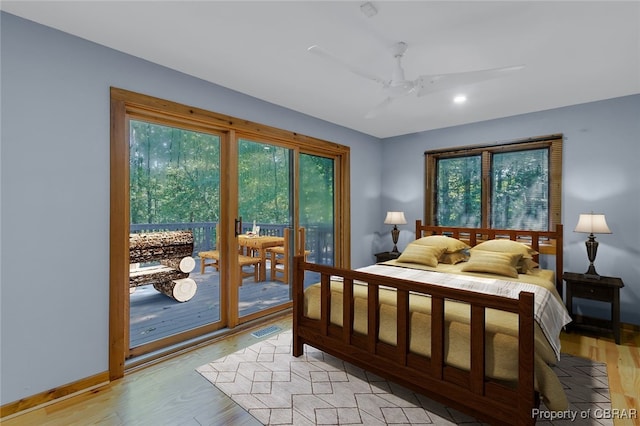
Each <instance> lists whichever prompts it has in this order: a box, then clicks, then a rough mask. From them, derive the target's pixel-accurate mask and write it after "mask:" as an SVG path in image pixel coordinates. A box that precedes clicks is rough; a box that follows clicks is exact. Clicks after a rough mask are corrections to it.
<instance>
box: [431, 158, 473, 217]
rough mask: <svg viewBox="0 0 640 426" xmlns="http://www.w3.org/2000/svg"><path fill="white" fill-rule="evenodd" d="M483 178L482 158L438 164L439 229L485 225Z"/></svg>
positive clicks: (437, 212) (453, 160)
mask: <svg viewBox="0 0 640 426" xmlns="http://www.w3.org/2000/svg"><path fill="white" fill-rule="evenodd" d="M481 176H482V175H481V157H480V156H479V155H475V156H469V157H456V158H442V159H439V160H438V162H437V176H436V186H437V191H436V219H437V225H440V226H464V227H479V226H480V225H481V223H482V215H481V208H482V204H481V201H482V198H481V197H482V186H481V183H482V182H481Z"/></svg>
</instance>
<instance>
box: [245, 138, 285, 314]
mask: <svg viewBox="0 0 640 426" xmlns="http://www.w3.org/2000/svg"><path fill="white" fill-rule="evenodd" d="M293 159H294V151H293V150H292V149H290V148H287V147H284V146H279V145H277V144H275V143H269V142H263V141H255V140H251V139H249V138H239V139H238V217H239V218H242V227H241V234H242V235H240V236H239V241H238V243H239V246H240V247H239V249H240V250H241V251H242V255H244V256H253V257H255V258H257V259H258V261H259V262H260V263H259V264H257V266H256V267H257V268H258V271H259V272H258V274H257V275H254V276H251V272H252V271H251V269H252V268H253V266H251V265H248V267H246V268H245V269H249V270H248V271H247V270H243V271H242V273H243V276H245V278H244V279H243V280H242V285H241V286H240V287H239V289H238V315H239V317H241V318H242V320H241V321H246V320H248V319H252V318H255V317H257V316H259V315H263V314H266V313H272V312H275V311H276V310H278V309H282V307H283V306H282V305H285V304H287V303H290V302H291V292H290V290H289V288H290V285H289V284H290V274H288V273H285V272H284V271H283V268H288V267H289V264H290V263H289V262H287V260H288V259H289V258H290V256H291V253H292V250H290V249H289V248H293V243H294V241H292V236H291V233H292V232H291V231H292V229H293V220H292V217H293V206H294V202H295V200H294V199H293V198H292V194H293V192H292V187H293V183H294V175H293V164H294V160H293ZM285 236H286V237H287V238H288V241H287V243H286V244H285V241H284V238H285ZM285 248H286V250H285ZM245 261H246V259H245ZM287 272H288V271H287Z"/></svg>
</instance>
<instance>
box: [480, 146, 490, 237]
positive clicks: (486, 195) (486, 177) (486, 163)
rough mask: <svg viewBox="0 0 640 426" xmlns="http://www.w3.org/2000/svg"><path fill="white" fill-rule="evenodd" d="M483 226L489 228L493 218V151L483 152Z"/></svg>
mask: <svg viewBox="0 0 640 426" xmlns="http://www.w3.org/2000/svg"><path fill="white" fill-rule="evenodd" d="M480 211H481V212H482V219H481V223H482V227H483V228H489V226H490V220H489V219H490V218H491V152H489V151H483V152H482V208H481V209H480Z"/></svg>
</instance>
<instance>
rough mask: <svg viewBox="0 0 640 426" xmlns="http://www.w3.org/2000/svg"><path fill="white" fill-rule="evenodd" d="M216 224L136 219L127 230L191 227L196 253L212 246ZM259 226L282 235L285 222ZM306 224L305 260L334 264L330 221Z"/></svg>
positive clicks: (249, 225)
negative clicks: (148, 221) (306, 253)
mask: <svg viewBox="0 0 640 426" xmlns="http://www.w3.org/2000/svg"><path fill="white" fill-rule="evenodd" d="M216 224H217V222H183V223H139V224H131V225H130V228H129V230H130V232H131V233H137V232H156V231H178V230H183V229H190V230H192V231H193V245H194V247H193V252H194V254H196V255H197V253H198V252H200V251H206V250H212V249H214V248H215V246H216ZM256 225H257V226H259V227H260V235H270V236H279V237H281V236H282V235H283V234H284V228H286V227H287V226H288V225H284V224H271V223H256ZM252 228H253V222H252V223H244V222H243V224H242V232H243V233H245V232H247V231H250V230H251V229H252ZM304 228H305V249H306V250H309V251H311V253H310V255H309V256H308V258H307V260H308V261H309V262H311V263H319V264H323V265H333V253H334V251H333V247H334V240H333V239H334V233H333V226H332V225H325V224H317V225H312V224H307V225H305V226H304Z"/></svg>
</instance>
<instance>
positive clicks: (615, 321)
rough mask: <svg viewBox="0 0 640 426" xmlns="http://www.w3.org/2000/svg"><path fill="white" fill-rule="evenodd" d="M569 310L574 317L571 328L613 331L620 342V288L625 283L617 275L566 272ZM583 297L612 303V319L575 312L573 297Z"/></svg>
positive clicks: (616, 339)
mask: <svg viewBox="0 0 640 426" xmlns="http://www.w3.org/2000/svg"><path fill="white" fill-rule="evenodd" d="M562 279H563V280H564V281H565V283H566V298H567V300H566V301H567V310H568V311H569V315H571V318H572V319H573V322H572V323H571V324H569V325H568V328H569V329H577V328H582V329H586V330H592V331H594V330H595V331H608V332H613V335H614V338H615V341H616V344H618V345H619V344H620V289H621V288H622V287H624V283H623V282H622V280H621V279H620V278H617V277H603V276H601V277H600V279H594V278H590V277H587V276H585V275H584V274H578V273H575V272H565V273H564V274H562ZM574 297H578V298H583V299H590V300H597V301H600V302H607V303H610V304H611V319H610V320H604V319H601V318H593V317H588V316H584V315H574V314H573V298H574Z"/></svg>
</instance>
